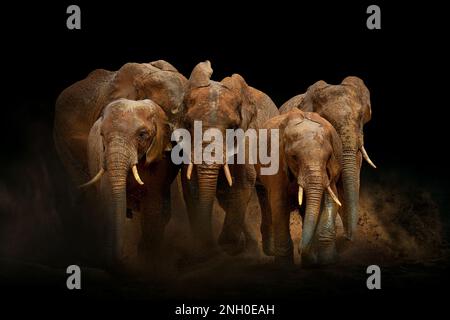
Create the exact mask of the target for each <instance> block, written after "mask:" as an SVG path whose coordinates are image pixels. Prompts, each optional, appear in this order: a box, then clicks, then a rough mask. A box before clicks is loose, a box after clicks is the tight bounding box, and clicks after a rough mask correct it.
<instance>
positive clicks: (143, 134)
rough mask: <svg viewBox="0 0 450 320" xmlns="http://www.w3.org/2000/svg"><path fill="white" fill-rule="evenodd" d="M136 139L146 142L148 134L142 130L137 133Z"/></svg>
mask: <svg viewBox="0 0 450 320" xmlns="http://www.w3.org/2000/svg"><path fill="white" fill-rule="evenodd" d="M138 137H139V139H141V140H147V139H148V138H149V137H150V134H149V133H148V131H147V130H145V129H143V130H140V131H139V132H138Z"/></svg>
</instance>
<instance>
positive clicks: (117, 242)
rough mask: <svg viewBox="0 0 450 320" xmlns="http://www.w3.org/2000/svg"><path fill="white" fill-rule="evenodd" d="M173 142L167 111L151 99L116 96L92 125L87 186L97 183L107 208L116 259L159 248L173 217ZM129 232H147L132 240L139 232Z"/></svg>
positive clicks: (109, 245) (110, 250) (109, 251)
mask: <svg viewBox="0 0 450 320" xmlns="http://www.w3.org/2000/svg"><path fill="white" fill-rule="evenodd" d="M169 143H170V141H169V126H168V124H167V117H166V115H165V113H164V111H163V110H162V108H161V107H159V106H158V105H157V104H156V103H154V102H153V101H151V100H139V101H133V100H128V99H119V100H116V101H113V102H111V103H110V104H109V105H107V106H106V108H105V109H104V110H103V112H102V115H101V116H100V118H99V119H98V120H97V121H96V122H95V123H94V125H93V126H92V128H91V130H90V133H89V138H88V161H89V171H90V175H91V176H92V177H93V178H92V179H91V180H90V181H89V182H87V183H85V184H84V185H82V187H83V188H86V187H90V186H91V185H95V186H96V189H97V194H98V196H99V199H100V201H101V205H102V209H103V210H102V212H104V214H105V215H104V216H103V222H104V224H105V226H106V234H105V237H104V239H105V240H106V245H105V248H106V250H105V253H106V255H107V258H108V259H109V260H110V262H111V261H112V262H113V263H114V264H119V265H124V266H127V264H129V262H130V261H131V259H133V257H132V253H133V252H134V253H137V252H138V251H140V253H142V256H143V257H144V258H149V257H151V255H152V254H155V253H157V251H158V249H159V245H160V244H161V241H162V237H163V233H164V227H165V225H166V224H167V222H168V221H169V217H170V184H171V182H172V181H173V179H174V178H175V176H176V174H177V172H178V168H177V167H176V166H175V165H173V164H172V162H171V161H170V158H169V157H168V156H167V155H164V149H165V148H166V147H167V145H168V144H169ZM127 212H128V213H129V215H128V218H127ZM130 214H131V215H133V216H132V218H133V219H137V220H139V221H140V226H136V223H133V221H131V219H129V218H130ZM135 215H136V216H135ZM127 233H140V234H142V237H141V239H139V237H138V239H137V240H135V241H134V242H133V241H129V240H127V238H130V237H131V236H133V235H130V234H127ZM138 246H139V249H140V250H138ZM130 252H131V253H130Z"/></svg>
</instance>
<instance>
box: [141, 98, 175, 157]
mask: <svg viewBox="0 0 450 320" xmlns="http://www.w3.org/2000/svg"><path fill="white" fill-rule="evenodd" d="M147 101H148V102H151V104H152V108H153V109H154V111H153V112H152V115H151V117H152V119H151V121H152V122H153V123H154V126H155V136H154V138H153V141H152V143H151V144H150V147H149V148H148V150H147V152H146V154H145V163H146V165H149V164H150V163H152V162H154V161H158V160H160V159H161V158H162V156H163V154H164V151H166V150H168V148H170V146H171V143H170V136H169V134H170V128H169V123H168V120H167V116H166V114H165V112H164V110H163V109H162V108H161V107H160V106H158V105H157V104H156V103H154V102H152V101H151V100H147Z"/></svg>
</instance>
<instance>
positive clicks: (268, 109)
mask: <svg viewBox="0 0 450 320" xmlns="http://www.w3.org/2000/svg"><path fill="white" fill-rule="evenodd" d="M249 91H250V94H251V95H252V97H253V100H254V102H255V104H256V108H257V113H256V119H255V121H254V122H253V123H252V124H251V127H253V128H261V127H262V126H263V124H264V123H265V122H266V121H267V120H269V119H270V118H273V117H275V116H277V115H279V112H278V108H277V106H276V105H275V103H274V102H273V101H272V99H271V98H270V97H269V96H268V95H267V94H265V93H264V92H262V91H261V90H258V89H255V88H253V87H249Z"/></svg>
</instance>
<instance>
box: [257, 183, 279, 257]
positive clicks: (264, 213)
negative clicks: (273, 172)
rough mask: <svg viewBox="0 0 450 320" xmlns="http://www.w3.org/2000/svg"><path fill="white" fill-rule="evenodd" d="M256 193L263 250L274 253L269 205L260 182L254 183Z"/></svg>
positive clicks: (267, 253) (266, 252)
mask: <svg viewBox="0 0 450 320" xmlns="http://www.w3.org/2000/svg"><path fill="white" fill-rule="evenodd" d="M256 194H257V196H258V200H259V207H260V209H261V236H262V247H263V251H264V253H265V254H266V255H268V256H273V255H275V244H274V236H273V230H272V212H271V210H270V205H269V196H268V192H267V189H266V188H265V187H264V186H263V185H262V184H256Z"/></svg>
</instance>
